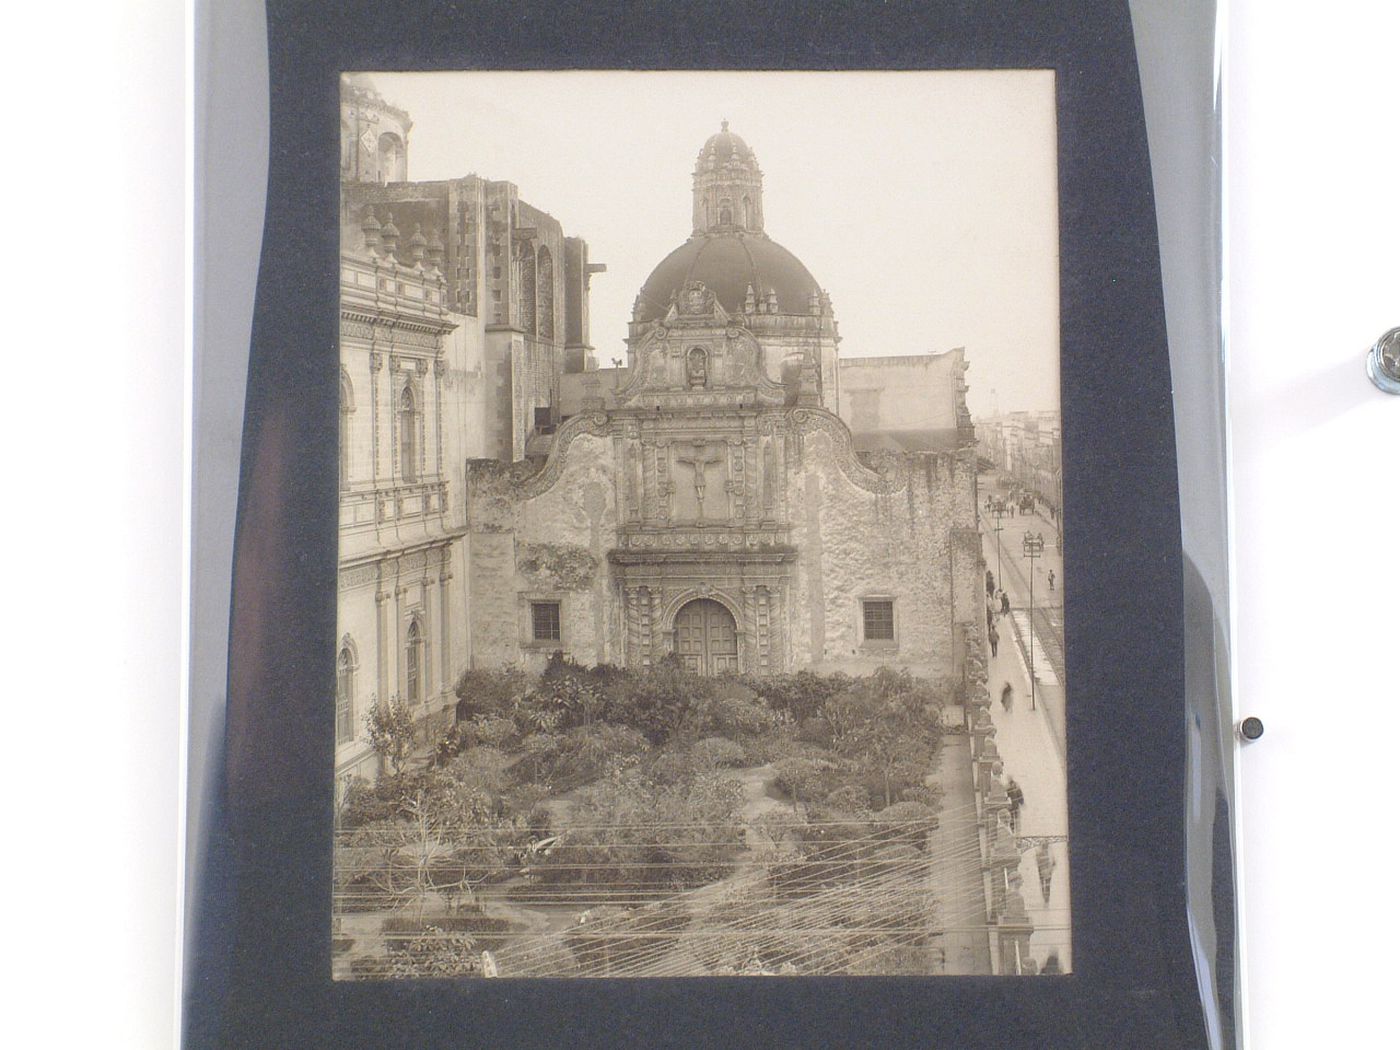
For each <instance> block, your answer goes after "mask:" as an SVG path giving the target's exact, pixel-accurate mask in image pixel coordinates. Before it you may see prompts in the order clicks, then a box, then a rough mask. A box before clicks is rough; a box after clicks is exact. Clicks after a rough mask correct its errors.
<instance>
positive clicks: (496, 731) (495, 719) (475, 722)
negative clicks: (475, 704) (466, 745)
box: [467, 715, 520, 748]
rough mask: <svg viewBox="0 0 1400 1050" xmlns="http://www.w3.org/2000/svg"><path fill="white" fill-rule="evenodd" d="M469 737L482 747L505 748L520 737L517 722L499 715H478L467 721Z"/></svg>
mask: <svg viewBox="0 0 1400 1050" xmlns="http://www.w3.org/2000/svg"><path fill="white" fill-rule="evenodd" d="M467 734H468V736H469V739H470V740H472V741H473V742H475V744H477V745H478V746H481V747H496V748H505V747H509V746H510V745H511V744H514V743H515V742H516V741H517V740H519V739H520V733H519V732H518V731H517V730H516V728H515V722H514V720H512V719H509V718H501V717H499V716H497V715H478V716H477V717H475V718H473V719H472V720H471V721H470V722H468V723H467Z"/></svg>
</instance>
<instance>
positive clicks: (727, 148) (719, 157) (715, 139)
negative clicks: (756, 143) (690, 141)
mask: <svg viewBox="0 0 1400 1050" xmlns="http://www.w3.org/2000/svg"><path fill="white" fill-rule="evenodd" d="M734 159H737V160H741V161H744V162H749V161H752V160H753V159H754V156H753V150H751V149H749V144H748V143H747V142H745V141H744V140H743V139H741V138H740V137H739V136H738V135H736V134H734V133H733V132H732V131H730V130H729V121H727V120H725V121H721V122H720V130H719V131H718V132H716V133H715V134H713V135H711V136H710V137H709V138H707V139H706V140H705V145H704V146H702V147H701V148H700V163H701V164H702V165H704V164H706V163H714V164H727V163H729V161H731V160H734Z"/></svg>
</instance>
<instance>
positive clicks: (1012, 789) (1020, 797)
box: [1006, 778, 1026, 831]
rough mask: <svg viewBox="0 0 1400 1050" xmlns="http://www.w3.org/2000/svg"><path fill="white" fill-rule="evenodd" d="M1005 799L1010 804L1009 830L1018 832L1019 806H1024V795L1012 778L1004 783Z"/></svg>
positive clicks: (1019, 828)
mask: <svg viewBox="0 0 1400 1050" xmlns="http://www.w3.org/2000/svg"><path fill="white" fill-rule="evenodd" d="M1006 797H1007V799H1009V800H1010V802H1011V830H1012V831H1020V830H1021V806H1022V805H1024V804H1025V801H1026V795H1025V792H1023V791H1022V790H1021V785H1020V784H1018V783H1016V781H1015V779H1014V778H1013V779H1011V780H1008V781H1007V782H1006Z"/></svg>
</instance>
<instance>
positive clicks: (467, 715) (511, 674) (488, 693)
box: [453, 668, 530, 722]
mask: <svg viewBox="0 0 1400 1050" xmlns="http://www.w3.org/2000/svg"><path fill="white" fill-rule="evenodd" d="M529 684H530V679H529V676H528V675H527V674H526V673H525V672H524V671H521V670H520V669H518V668H506V669H504V670H499V671H483V670H477V669H474V668H473V669H469V670H466V671H463V672H462V676H461V677H460V678H458V679H457V686H456V688H455V689H454V690H453V691H454V692H455V693H456V695H457V720H458V721H459V722H465V721H470V720H471V719H473V718H475V717H477V716H480V715H507V714H509V713H510V711H511V710H512V709H513V708H514V706H515V701H516V698H517V697H519V696H521V695H523V694H524V693H525V690H526V689H527V688H529Z"/></svg>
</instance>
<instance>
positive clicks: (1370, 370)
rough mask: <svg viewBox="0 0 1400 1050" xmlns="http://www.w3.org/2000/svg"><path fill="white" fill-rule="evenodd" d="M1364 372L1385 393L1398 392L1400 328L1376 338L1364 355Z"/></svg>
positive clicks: (1399, 380) (1399, 385)
mask: <svg viewBox="0 0 1400 1050" xmlns="http://www.w3.org/2000/svg"><path fill="white" fill-rule="evenodd" d="M1366 374H1367V375H1368V376H1370V377H1371V382H1373V383H1375V384H1376V386H1377V387H1379V388H1380V389H1381V390H1384V391H1385V392H1386V393H1387V394H1400V328H1392V329H1391V330H1390V331H1388V332H1386V333H1385V335H1383V336H1381V337H1380V338H1379V339H1377V340H1376V343H1375V345H1374V346H1373V347H1371V352H1370V353H1369V354H1367V355H1366Z"/></svg>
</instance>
